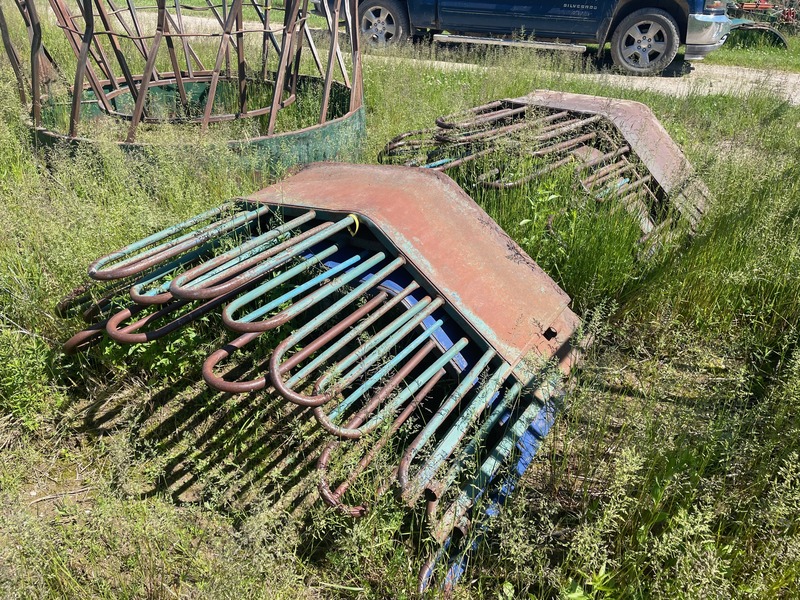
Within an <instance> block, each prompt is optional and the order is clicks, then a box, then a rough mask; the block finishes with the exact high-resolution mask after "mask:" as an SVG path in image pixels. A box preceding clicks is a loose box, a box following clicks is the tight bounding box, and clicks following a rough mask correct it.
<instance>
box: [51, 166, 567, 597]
mask: <svg viewBox="0 0 800 600" xmlns="http://www.w3.org/2000/svg"><path fill="white" fill-rule="evenodd" d="M434 203H435V204H436V206H437V209H436V210H435V211H430V210H429V207H430V206H431V205H432V204H434ZM89 275H90V277H91V279H92V280H94V281H95V282H97V283H101V282H104V283H105V285H106V286H107V287H105V288H103V289H102V291H99V292H96V293H94V294H87V293H85V290H84V289H81V290H78V291H77V292H76V293H75V294H73V295H71V296H70V297H69V298H67V299H66V300H65V301H64V302H63V303H62V304H61V305H60V307H59V310H60V311H61V312H62V313H82V314H83V315H84V318H86V319H87V320H88V321H90V322H91V323H93V324H91V325H90V326H89V327H87V328H86V329H84V330H83V331H81V332H80V333H78V334H76V335H75V336H73V337H72V338H71V339H70V340H69V341H67V342H66V344H65V350H66V351H67V352H76V351H80V350H82V349H83V348H85V347H87V346H89V345H91V344H92V343H94V342H96V341H99V340H100V339H102V338H103V337H104V336H108V337H110V338H111V340H113V342H116V343H119V344H141V343H148V342H151V341H154V340H156V339H159V338H161V337H163V336H165V335H167V334H169V333H172V332H174V331H176V330H178V329H180V328H181V327H183V326H185V325H187V324H189V323H192V322H194V321H196V320H197V319H198V318H200V317H202V316H204V315H207V314H209V313H219V314H220V316H221V321H222V322H223V323H224V324H225V326H226V327H227V328H228V329H229V330H230V331H231V332H232V336H233V338H232V339H231V340H230V341H229V342H228V343H226V344H225V345H224V346H222V347H220V348H219V349H217V350H216V351H214V352H212V353H211V354H210V355H209V356H208V358H207V359H206V361H205V364H204V365H203V368H202V374H203V378H204V379H205V381H206V383H207V384H208V385H210V386H212V387H213V388H216V389H218V390H221V391H224V392H227V393H253V392H266V393H269V394H277V395H280V396H281V397H283V398H284V399H285V400H286V401H287V402H289V403H293V404H295V405H298V406H300V407H305V408H307V409H308V413H307V414H308V415H309V417H310V418H312V417H313V419H315V420H316V422H317V423H318V426H319V427H320V428H321V429H322V430H324V431H325V432H327V433H328V434H329V438H328V441H327V442H324V443H323V446H322V447H321V448H320V454H319V459H318V464H317V469H318V473H319V481H320V483H319V490H320V494H321V496H322V498H323V499H324V500H325V502H327V503H328V504H329V505H331V506H332V507H335V508H336V509H338V510H340V511H342V512H344V513H346V514H348V515H352V516H354V517H359V516H362V515H364V514H365V513H366V512H367V511H368V510H369V503H368V502H367V501H365V500H367V499H365V498H363V497H359V495H358V493H356V492H353V491H352V489H353V484H354V483H355V482H356V481H357V480H358V479H359V478H360V477H362V476H363V474H364V472H365V471H366V470H368V469H369V468H370V466H371V465H373V463H374V461H375V460H376V457H378V455H382V456H384V457H386V456H387V455H388V458H384V459H382V462H381V463H380V464H389V465H391V464H393V465H394V467H387V468H386V470H387V473H385V475H388V474H389V473H392V476H391V478H389V477H387V478H386V481H387V483H386V484H385V485H382V487H381V489H380V490H379V492H380V493H384V492H386V491H388V489H389V488H390V487H394V489H395V490H396V492H397V495H398V497H399V498H401V499H402V501H404V502H405V503H406V504H407V505H408V506H410V507H413V506H416V505H417V504H418V503H419V502H421V501H425V502H426V503H427V511H426V514H427V519H428V524H429V528H430V531H431V534H432V537H433V538H434V539H435V540H436V541H437V542H438V543H439V544H440V546H439V548H440V550H439V551H438V553H436V554H435V557H440V556H441V555H442V552H443V551H444V550H443V549H446V548H449V547H451V542H452V536H453V533H454V532H466V531H467V530H469V529H470V525H471V523H472V522H475V521H481V520H482V519H483V517H484V516H485V515H486V514H491V511H489V512H488V513H487V510H488V508H487V507H491V506H495V505H496V503H498V502H501V501H502V500H503V498H504V497H505V495H507V494H509V493H510V492H511V490H513V488H514V485H515V484H516V481H517V479H518V478H519V477H520V476H521V475H522V474H523V473H524V472H525V470H526V469H527V467H528V465H529V464H530V462H531V460H532V458H533V456H534V455H535V454H536V451H537V449H538V447H539V445H540V443H541V440H542V439H543V438H544V436H545V435H546V434H547V432H548V430H549V429H550V426H551V425H552V423H553V419H554V416H555V412H556V408H557V405H558V402H559V398H560V395H561V394H562V393H563V386H562V381H563V378H564V377H565V376H566V375H568V374H569V372H570V369H571V368H572V367H573V366H574V364H575V361H576V360H577V358H578V350H577V347H578V344H577V343H576V337H577V332H578V330H579V326H580V320H579V319H578V317H577V316H576V315H575V314H574V313H573V312H572V311H571V310H570V309H569V308H568V306H569V303H570V298H569V297H568V296H567V295H566V294H565V293H564V292H563V291H562V290H561V289H560V288H559V287H558V286H557V285H556V284H555V283H554V282H553V281H552V280H551V279H550V277H548V276H547V275H546V274H545V273H544V272H543V271H542V270H541V269H540V268H539V267H538V266H537V265H536V264H535V263H534V262H533V260H531V259H530V258H529V257H528V256H527V255H526V254H525V253H524V252H523V251H522V250H521V249H520V248H519V246H517V245H516V244H515V243H514V242H513V240H511V239H510V238H509V237H508V236H507V235H506V234H505V233H504V232H503V231H502V230H501V229H500V228H499V227H498V226H497V225H496V224H495V223H494V222H493V221H492V220H491V219H490V218H489V217H488V216H487V215H486V213H484V212H483V211H482V210H481V209H480V208H479V207H478V206H477V204H475V203H474V202H473V201H472V199H471V198H469V196H467V195H466V194H465V193H464V192H462V191H461V190H460V189H459V188H458V186H456V185H455V183H454V182H453V181H452V180H450V179H449V178H447V177H446V176H444V175H442V174H438V173H433V172H430V171H428V172H426V171H423V170H420V169H410V168H404V167H387V166H365V165H344V164H335V163H320V164H316V165H311V166H309V167H306V168H304V169H303V170H302V171H300V172H299V173H297V174H295V175H293V176H292V177H290V178H288V179H287V180H285V181H283V182H281V183H279V184H276V185H274V186H272V187H270V188H267V189H265V190H262V191H261V192H258V193H256V194H254V195H252V196H250V197H249V198H244V199H239V200H236V201H233V202H231V203H229V204H227V205H225V206H221V207H218V208H216V209H214V210H211V211H208V212H206V213H203V214H201V215H198V216H197V217H195V218H193V219H191V220H189V221H186V222H185V223H182V224H180V225H177V226H174V227H171V228H169V229H166V230H164V231H162V232H160V233H157V234H154V235H151V236H149V237H147V238H145V239H143V240H140V241H139V242H136V243H134V244H131V245H130V246H127V247H125V248H123V249H121V250H119V251H117V252H114V253H112V254H109V255H107V256H105V257H103V258H101V259H99V260H97V261H95V262H94V263H93V264H92V265H91V266H90V267H89ZM277 332H279V333H277ZM262 336H263V337H262ZM265 343H266V344H268V348H269V349H268V350H267V351H266V357H267V359H266V361H265V360H264V358H265V356H264V344H265ZM259 348H260V349H259ZM247 358H249V359H251V360H252V361H254V362H255V363H256V364H263V365H265V366H266V368H265V370H264V371H261V372H260V373H258V376H257V377H255V378H252V379H244V380H242V379H239V378H237V376H236V375H233V376H232V375H231V373H235V372H236V371H235V368H234V367H235V366H236V363H237V362H240V361H242V360H244V359H247ZM249 376H250V377H252V375H249ZM353 449H356V450H357V452H356V460H353V461H352V462H350V463H345V464H346V466H345V467H344V470H343V471H342V469H339V470H337V469H332V467H331V465H332V464H335V463H337V460H336V457H337V456H340V455H341V454H342V453H344V452H348V450H350V451H352V450H353ZM339 462H341V461H339ZM347 465H349V466H347ZM371 493H372V494H373V496H374V492H371ZM452 546H453V547H455V545H452ZM429 571H430V563H429V564H427V565H426V566H425V568H423V570H422V573H421V578H422V585H423V586H424V585H426V584H427V581H428V577H429V575H430V572H429Z"/></svg>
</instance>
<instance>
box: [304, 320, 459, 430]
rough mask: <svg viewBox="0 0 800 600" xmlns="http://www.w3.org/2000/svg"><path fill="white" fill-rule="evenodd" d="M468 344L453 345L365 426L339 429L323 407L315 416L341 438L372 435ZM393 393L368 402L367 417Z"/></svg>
mask: <svg viewBox="0 0 800 600" xmlns="http://www.w3.org/2000/svg"><path fill="white" fill-rule="evenodd" d="M426 333H427V332H426ZM467 344H468V341H467V339H466V338H461V339H460V340H459V341H458V342H456V343H455V344H453V347H452V348H450V349H449V350H447V352H445V353H443V354H442V356H440V357H439V358H438V359H436V361H434V363H433V364H432V365H431V366H429V367H428V368H427V369H425V370H424V371H423V372H422V373H421V374H420V375H419V376H418V377H417V378H416V379H415V380H414V381H412V382H411V383H410V384H409V385H408V387H406V388H404V389H403V390H402V391H401V392H400V393H398V394H397V396H395V397H394V398H392V400H391V401H390V402H389V403H388V404H387V405H386V406H385V407H384V408H382V409H381V410H380V411H379V412H378V414H377V415H375V416H374V417H372V418H371V419H369V420H368V421H367V422H366V423H364V424H363V425H360V426H358V427H337V426H336V425H335V424H334V423H333V422H332V421H331V420H330V419H329V418H328V417H327V415H325V413H324V412H323V411H322V410H321V408H322V407H318V408H317V410H315V411H314V416H315V417H316V418H317V419H318V420H319V422H320V425H322V426H323V427H324V428H325V429H326V430H328V431H330V432H331V433H333V434H334V435H338V436H340V437H347V438H351V439H355V438H358V437H361V436H362V435H364V434H365V433H370V432H372V431H374V430H375V429H377V428H378V426H380V425H381V424H382V423H383V421H385V420H386V418H387V417H388V416H389V415H390V414H392V413H393V412H395V411H396V410H397V409H398V408H400V407H401V406H402V405H403V404H404V403H405V401H406V400H408V398H409V397H411V396H412V395H413V394H414V393H415V392H416V391H417V390H418V389H420V388H421V387H423V386H424V385H426V384H427V382H428V381H429V380H430V378H431V377H433V376H434V375H435V374H436V373H438V372H439V370H440V369H444V367H445V365H447V364H448V363H449V362H450V361H451V360H453V358H455V356H456V354H458V353H459V352H460V351H461V350H463V349H464V348H465V347H466V346H467ZM414 347H416V346H414ZM392 391H394V389H390V390H388V391H386V392H385V394H384V395H383V396H381V397H379V398H372V399H371V400H370V401H369V402H367V405H366V408H365V415H368V414H369V413H371V412H372V410H374V409H375V408H377V406H379V405H380V403H381V402H382V400H383V398H384V397H385V395H388V394H390V393H391V392H392Z"/></svg>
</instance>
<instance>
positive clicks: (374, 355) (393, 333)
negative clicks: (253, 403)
mask: <svg viewBox="0 0 800 600" xmlns="http://www.w3.org/2000/svg"><path fill="white" fill-rule="evenodd" d="M442 304H443V300H442V299H441V298H436V299H435V300H433V301H431V299H430V298H429V297H428V296H426V297H425V298H423V299H422V300H420V301H419V302H418V303H417V304H415V305H414V306H413V307H412V308H411V309H409V310H408V311H406V312H405V313H403V314H402V315H400V316H399V317H397V318H396V319H394V320H393V321H392V322H391V323H389V324H388V325H387V326H386V327H384V328H383V329H381V331H379V332H378V333H376V334H375V335H374V336H372V337H371V338H370V339H369V340H368V341H367V342H365V343H363V344H362V345H361V346H359V347H358V348H357V349H355V350H354V351H353V352H351V353H350V354H348V355H347V356H346V357H345V358H343V359H342V360H340V361H339V362H338V363H336V364H335V365H333V366H332V367H330V368H329V369H328V370H327V371H325V373H323V374H322V375H321V376H320V378H319V379H317V381H316V383H315V384H314V395H313V396H311V397H307V396H306V397H303V398H302V399H303V401H304V402H305V403H310V404H309V405H311V406H319V405H321V404H323V403H325V402H327V401H329V400H331V399H332V398H333V397H334V396H335V395H336V394H338V393H339V392H340V391H341V390H342V389H344V388H346V387H347V386H348V385H351V384H352V383H353V382H354V381H355V380H356V379H358V377H360V376H361V375H362V374H363V373H365V372H366V371H367V370H368V369H369V368H370V367H371V366H372V365H373V364H375V362H377V361H378V360H380V359H381V358H382V357H383V356H384V355H385V353H386V352H388V351H389V350H390V349H391V348H392V347H393V346H394V345H396V344H397V343H398V342H399V341H400V340H402V339H403V338H404V337H405V336H406V335H408V333H410V332H411V331H412V330H413V329H414V328H415V327H417V326H418V325H421V324H422V322H423V321H424V320H425V319H427V318H428V317H429V316H430V315H431V314H432V313H433V312H434V311H435V310H436V309H437V308H439V307H440V306H441V305H442ZM353 365H356V366H355V367H354V368H352V369H351V370H350V371H349V373H348V374H347V375H345V376H342V373H343V371H344V370H345V369H347V368H350V367H351V366H353ZM334 380H335V384H332V385H330V384H331V382H332V381H334ZM329 385H330V388H329V389H326V388H328V387H329ZM290 399H291V398H290Z"/></svg>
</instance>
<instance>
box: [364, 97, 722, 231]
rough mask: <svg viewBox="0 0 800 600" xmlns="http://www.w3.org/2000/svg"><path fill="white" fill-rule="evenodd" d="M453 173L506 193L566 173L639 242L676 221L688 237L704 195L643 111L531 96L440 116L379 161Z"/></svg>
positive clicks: (592, 100) (629, 105)
mask: <svg viewBox="0 0 800 600" xmlns="http://www.w3.org/2000/svg"><path fill="white" fill-rule="evenodd" d="M379 160H381V162H384V163H393V164H404V165H407V166H417V167H423V168H425V169H429V170H434V171H442V172H447V173H451V174H453V176H456V174H459V175H460V177H461V179H464V180H466V181H467V182H468V183H469V185H475V186H481V187H487V188H495V189H509V188H516V187H522V186H525V185H527V184H529V183H534V184H536V183H538V182H539V181H540V180H541V179H542V178H543V177H546V176H547V175H548V174H550V173H553V172H554V171H556V170H557V169H560V168H571V169H574V171H575V174H576V177H577V180H578V181H579V182H580V185H581V187H582V188H583V190H584V192H585V193H586V194H588V196H589V197H591V198H594V199H595V200H596V201H598V202H614V203H617V204H618V205H621V206H623V207H624V208H625V209H626V210H627V211H628V212H629V213H630V214H631V215H632V216H633V218H634V219H635V220H636V222H637V223H638V224H639V227H640V228H641V230H642V234H643V240H642V241H647V240H651V239H655V238H657V237H658V236H660V235H662V234H665V233H668V232H669V231H671V230H672V229H673V228H674V227H675V226H676V225H677V223H678V220H679V218H683V219H685V220H686V221H687V222H688V223H689V226H690V227H691V228H692V229H694V228H695V227H696V225H697V223H698V222H699V220H700V219H701V217H702V215H703V212H704V210H705V206H706V201H707V198H708V191H707V189H706V188H705V186H704V185H703V183H702V182H701V181H699V180H698V179H697V177H696V176H695V174H694V171H693V169H692V167H691V165H690V164H689V162H688V161H687V160H686V158H685V157H684V155H683V153H682V152H681V150H680V148H678V146H677V145H676V144H675V143H674V142H673V141H672V139H671V138H670V137H669V134H668V133H667V132H666V131H665V130H664V128H663V127H662V126H661V124H660V123H659V122H658V120H657V119H656V118H655V116H654V115H653V113H652V112H651V111H650V110H649V109H648V108H647V107H646V106H644V105H643V104H640V103H638V102H631V101H626V100H615V99H606V98H598V97H595V96H584V95H580V94H568V93H561V92H549V91H537V92H535V93H533V94H531V95H528V96H523V97H521V98H514V99H507V100H499V101H496V102H492V103H489V104H486V105H483V106H479V107H476V108H473V109H470V110H468V111H465V112H463V113H459V114H454V115H449V116H447V117H441V118H439V119H437V120H436V127H434V128H431V129H425V130H421V131H413V132H409V133H404V134H401V135H399V136H397V137H395V138H394V139H393V140H391V141H390V142H389V143H388V144H387V145H386V147H385V149H384V150H383V151H382V153H381V155H380V156H379Z"/></svg>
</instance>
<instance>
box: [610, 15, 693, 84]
mask: <svg viewBox="0 0 800 600" xmlns="http://www.w3.org/2000/svg"><path fill="white" fill-rule="evenodd" d="M679 44H680V36H679V34H678V24H677V23H676V22H675V19H673V18H672V15H670V14H669V13H668V12H666V11H663V10H660V9H657V8H642V9H640V10H637V11H634V12H632V13H631V14H629V15H628V16H627V17H625V18H624V19H622V21H620V23H619V25H617V28H616V29H615V30H614V35H612V36H611V58H612V59H613V61H614V64H615V65H617V66H618V67H619V68H620V69H622V70H623V71H626V72H627V73H631V74H633V75H655V74H657V73H660V72H661V71H663V70H664V69H666V68H667V66H669V64H670V63H671V62H672V61H673V60H674V59H675V55H676V54H677V53H678V45H679Z"/></svg>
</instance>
